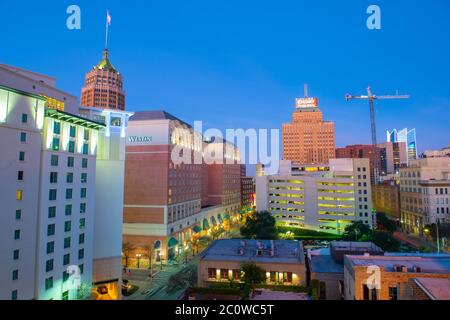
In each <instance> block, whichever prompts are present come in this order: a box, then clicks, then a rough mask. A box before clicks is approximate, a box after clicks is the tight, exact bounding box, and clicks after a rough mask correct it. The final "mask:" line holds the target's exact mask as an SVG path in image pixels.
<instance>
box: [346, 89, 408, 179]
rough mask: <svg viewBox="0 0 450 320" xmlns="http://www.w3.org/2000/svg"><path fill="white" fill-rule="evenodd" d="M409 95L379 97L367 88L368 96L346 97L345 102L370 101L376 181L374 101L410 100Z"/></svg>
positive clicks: (376, 177) (375, 176) (347, 95)
mask: <svg viewBox="0 0 450 320" xmlns="http://www.w3.org/2000/svg"><path fill="white" fill-rule="evenodd" d="M409 98H410V96H409V95H399V94H398V91H397V94H396V95H390V96H377V95H374V94H373V93H372V89H371V88H370V86H369V87H367V96H352V95H351V94H346V95H345V101H349V100H354V99H363V100H369V109H370V130H371V134H372V155H373V158H372V159H371V162H372V166H373V170H374V171H373V172H374V177H373V178H374V179H375V180H378V163H374V161H376V162H378V161H377V160H375V159H376V157H375V155H376V147H377V130H376V126H375V109H374V101H375V100H390V99H409ZM373 183H375V181H373Z"/></svg>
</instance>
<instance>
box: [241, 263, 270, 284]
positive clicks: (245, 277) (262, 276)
mask: <svg viewBox="0 0 450 320" xmlns="http://www.w3.org/2000/svg"><path fill="white" fill-rule="evenodd" d="M241 272H242V276H241V280H242V281H243V282H245V283H246V284H248V285H253V284H259V283H264V282H265V281H266V271H265V270H264V269H262V268H260V267H258V266H257V265H256V264H255V263H254V262H244V263H243V264H242V265H241Z"/></svg>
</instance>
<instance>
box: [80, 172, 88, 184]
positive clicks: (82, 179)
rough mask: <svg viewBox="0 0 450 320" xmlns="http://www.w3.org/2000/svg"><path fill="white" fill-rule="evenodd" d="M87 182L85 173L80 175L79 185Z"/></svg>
mask: <svg viewBox="0 0 450 320" xmlns="http://www.w3.org/2000/svg"><path fill="white" fill-rule="evenodd" d="M86 182H87V173H82V174H81V183H86Z"/></svg>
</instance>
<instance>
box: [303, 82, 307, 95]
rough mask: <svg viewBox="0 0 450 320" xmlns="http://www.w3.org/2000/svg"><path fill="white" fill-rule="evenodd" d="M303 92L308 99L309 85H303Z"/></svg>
mask: <svg viewBox="0 0 450 320" xmlns="http://www.w3.org/2000/svg"><path fill="white" fill-rule="evenodd" d="M303 92H304V93H305V98H308V84H307V83H305V84H304V85H303Z"/></svg>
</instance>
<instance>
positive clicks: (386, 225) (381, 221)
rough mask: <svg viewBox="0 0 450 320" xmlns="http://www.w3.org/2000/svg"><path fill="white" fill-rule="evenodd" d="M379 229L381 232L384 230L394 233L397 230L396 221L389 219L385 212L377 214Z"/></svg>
mask: <svg viewBox="0 0 450 320" xmlns="http://www.w3.org/2000/svg"><path fill="white" fill-rule="evenodd" d="M377 227H378V229H379V230H384V231H387V232H389V233H393V232H394V231H395V230H397V225H396V224H395V221H393V220H391V219H389V218H388V217H387V216H386V213H384V212H377Z"/></svg>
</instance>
